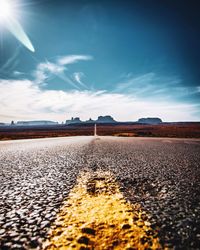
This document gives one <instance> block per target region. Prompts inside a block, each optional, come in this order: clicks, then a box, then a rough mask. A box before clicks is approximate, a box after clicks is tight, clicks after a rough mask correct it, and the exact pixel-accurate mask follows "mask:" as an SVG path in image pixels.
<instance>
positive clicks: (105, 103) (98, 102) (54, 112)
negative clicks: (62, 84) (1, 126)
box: [0, 80, 199, 121]
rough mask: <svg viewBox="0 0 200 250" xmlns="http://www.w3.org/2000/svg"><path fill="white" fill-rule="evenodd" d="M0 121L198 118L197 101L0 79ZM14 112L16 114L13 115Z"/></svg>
mask: <svg viewBox="0 0 200 250" xmlns="http://www.w3.org/2000/svg"><path fill="white" fill-rule="evenodd" d="M0 106H1V112H0V121H10V120H11V119H14V120H22V119H23V120H29V119H48V120H49V119H51V120H58V121H63V120H65V119H66V118H70V117H71V116H80V117H81V118H82V119H88V118H89V117H92V118H96V117H97V116H98V115H106V114H110V115H112V116H114V118H116V119H117V120H122V121H127V120H130V121H134V120H137V119H138V118H139V117H146V116H150V117H151V116H152V117H154V116H158V117H161V118H162V119H163V120H165V121H177V120H188V121H189V120H198V119H199V117H197V116H196V115H195V112H196V111H197V110H198V109H199V107H198V106H197V105H194V104H185V103H177V102H170V103H169V102H165V101H160V102H157V101H156V100H151V101H150V100H145V99H141V98H136V97H133V96H132V95H128V94H122V93H109V92H106V91H96V92H94V91H80V90H74V91H68V92H67V91H61V90H44V89H42V87H41V86H40V85H36V84H35V83H34V82H32V81H30V80H15V81H14V80H0ZM16 116H17V117H16Z"/></svg>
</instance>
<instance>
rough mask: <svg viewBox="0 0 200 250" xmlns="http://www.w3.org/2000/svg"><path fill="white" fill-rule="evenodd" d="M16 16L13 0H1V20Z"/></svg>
mask: <svg viewBox="0 0 200 250" xmlns="http://www.w3.org/2000/svg"><path fill="white" fill-rule="evenodd" d="M10 18H14V9H13V6H12V1H11V0H0V21H7V20H9V19H10Z"/></svg>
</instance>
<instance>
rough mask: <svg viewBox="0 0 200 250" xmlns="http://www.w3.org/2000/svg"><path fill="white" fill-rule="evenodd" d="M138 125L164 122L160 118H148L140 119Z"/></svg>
mask: <svg viewBox="0 0 200 250" xmlns="http://www.w3.org/2000/svg"><path fill="white" fill-rule="evenodd" d="M138 123H145V124H160V123H162V120H161V119H160V118H158V117H148V118H140V119H139V120H138Z"/></svg>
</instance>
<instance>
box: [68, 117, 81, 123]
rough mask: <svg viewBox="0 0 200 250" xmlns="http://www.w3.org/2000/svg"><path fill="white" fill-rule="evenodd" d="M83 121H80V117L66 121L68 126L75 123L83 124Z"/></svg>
mask: <svg viewBox="0 0 200 250" xmlns="http://www.w3.org/2000/svg"><path fill="white" fill-rule="evenodd" d="M81 122H82V121H81V120H80V118H79V117H75V118H74V117H72V118H71V120H66V122H65V123H66V124H74V123H81Z"/></svg>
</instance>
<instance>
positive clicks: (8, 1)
mask: <svg viewBox="0 0 200 250" xmlns="http://www.w3.org/2000/svg"><path fill="white" fill-rule="evenodd" d="M19 7H20V5H19V4H18V0H0V26H1V27H5V28H7V29H8V30H9V31H10V32H11V33H12V34H13V35H14V36H15V38H17V40H18V41H20V42H21V43H22V44H23V45H24V46H25V47H26V48H27V49H29V50H30V51H31V52H35V49H34V47H33V45H32V43H31V41H30V39H29V37H28V35H27V34H26V33H25V31H24V29H23V27H22V25H21V24H20V22H19V21H18V15H17V14H18V12H19Z"/></svg>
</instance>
